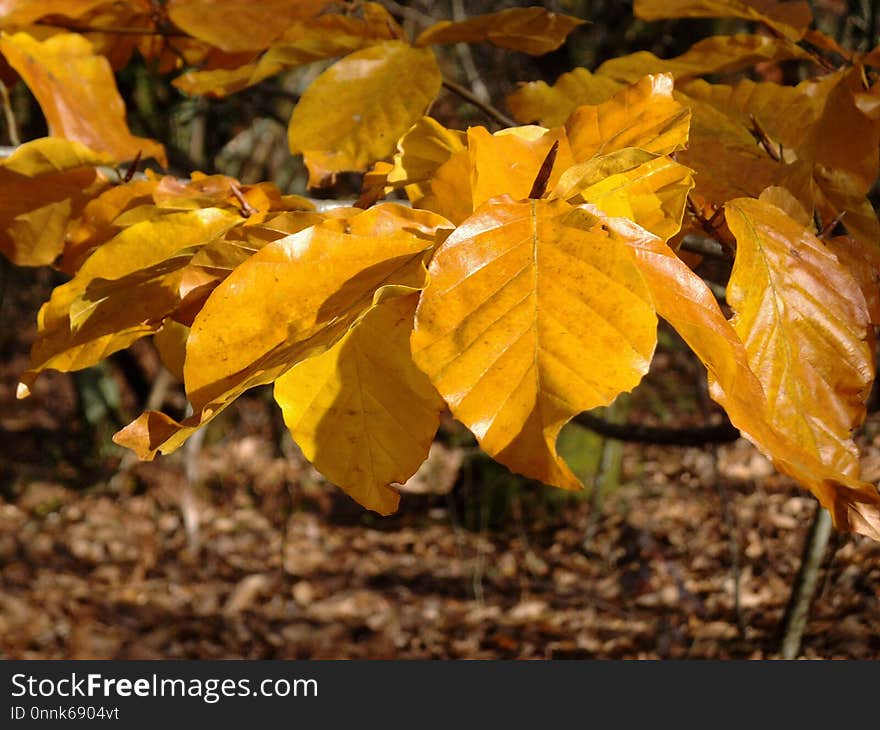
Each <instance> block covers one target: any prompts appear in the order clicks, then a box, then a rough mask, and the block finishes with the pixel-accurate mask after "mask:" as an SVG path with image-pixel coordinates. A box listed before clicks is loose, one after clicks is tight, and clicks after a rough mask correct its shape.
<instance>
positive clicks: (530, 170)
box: [467, 127, 574, 211]
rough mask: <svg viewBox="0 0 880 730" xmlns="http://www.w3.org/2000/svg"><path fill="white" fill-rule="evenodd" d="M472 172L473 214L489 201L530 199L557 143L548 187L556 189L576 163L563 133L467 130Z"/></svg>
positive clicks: (534, 129)
mask: <svg viewBox="0 0 880 730" xmlns="http://www.w3.org/2000/svg"><path fill="white" fill-rule="evenodd" d="M467 141H468V153H469V154H470V169H471V197H472V203H471V211H474V210H476V209H477V208H479V207H480V206H481V205H482V204H483V203H485V202H486V201H487V200H489V199H490V198H495V197H497V196H499V195H509V196H511V197H512V198H513V199H515V200H520V199H522V198H527V197H529V193H530V192H531V189H532V185H533V184H534V182H535V177H536V176H537V175H538V171H539V170H540V169H541V165H542V164H543V163H544V160H545V159H546V157H547V154H548V153H549V152H550V148H551V147H552V146H553V144H554V143H558V152H557V155H556V164H554V166H553V168H552V170H551V172H550V177H549V180H548V186H549V187H551V188H552V187H553V186H555V185H556V183H557V181H558V180H559V175H560V173H561V172H562V170H565V169H566V168H567V167H570V166H571V165H572V164H573V163H574V159H573V157H572V154H571V149H570V148H569V145H568V139H567V138H566V136H565V132H564V130H562V129H561V128H560V129H551V130H547V129H544V128H543V127H513V128H511V129H505V130H502V131H500V132H496V133H495V134H490V133H489V132H488V131H487V130H486V129H485V127H471V128H470V129H469V130H468V135H467Z"/></svg>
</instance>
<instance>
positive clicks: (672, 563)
mask: <svg viewBox="0 0 880 730" xmlns="http://www.w3.org/2000/svg"><path fill="white" fill-rule="evenodd" d="M28 277H30V278H28ZM16 283H17V286H16V287H14V288H13V289H12V292H11V297H10V296H8V297H7V302H6V303H5V305H4V307H5V309H4V312H3V316H2V319H0V321H2V322H6V323H8V322H15V323H21V326H20V327H16V328H14V329H15V331H13V328H5V329H4V330H3V331H2V332H0V335H2V341H0V346H2V366H0V367H2V370H0V434H2V436H0V439H2V442H0V495H2V496H0V658H28V659H44V658H52V659H55V658H78V659H85V658H125V659H143V658H522V659H532V658H537V659H543V658H614V659H621V658H662V659H666V658H670V659H671V658H695V659H696V658H772V657H776V656H778V646H779V638H778V635H777V632H778V629H779V625H780V621H781V618H782V615H783V612H784V609H785V605H786V601H787V600H788V595H789V591H790V586H791V582H792V579H793V576H794V574H795V572H796V570H797V567H798V564H799V560H800V554H801V549H802V546H803V542H804V539H805V537H806V532H807V529H808V526H809V524H810V521H811V519H812V516H813V513H814V510H815V500H814V499H813V498H812V497H811V496H810V495H809V494H808V493H806V492H804V491H803V490H801V489H799V488H798V487H797V486H796V485H794V484H793V483H792V482H790V481H789V480H787V479H785V478H783V477H781V476H779V475H777V474H776V473H775V472H774V471H773V469H772V467H771V466H770V465H769V464H768V463H767V462H766V460H765V459H763V457H761V456H760V455H759V454H757V452H755V450H754V449H753V448H752V447H751V446H749V445H748V444H747V443H746V442H744V441H742V440H740V441H738V442H735V443H733V444H728V445H724V446H719V447H701V448H669V447H663V448H660V447H653V446H652V447H646V446H639V445H627V446H626V447H625V449H624V455H623V471H622V475H621V478H620V484H619V486H617V487H616V488H614V489H613V490H611V491H610V492H609V493H608V494H607V495H606V497H605V499H604V502H603V504H602V505H601V514H598V515H596V514H595V513H594V516H593V517H591V503H590V501H589V500H588V499H585V498H582V497H576V496H570V495H565V494H563V493H561V492H559V491H557V490H551V489H549V488H546V487H540V486H535V485H520V486H518V487H516V488H514V489H513V490H512V492H511V494H510V495H509V497H507V498H504V497H503V495H502V496H501V497H499V494H498V493H497V490H496V491H492V490H490V489H488V488H487V489H485V490H482V491H481V489H482V485H481V482H480V479H481V475H483V474H486V473H489V472H487V471H486V470H485V467H484V465H483V462H482V461H480V460H479V459H476V461H474V462H473V463H476V464H477V467H472V468H469V470H470V471H469V473H470V477H469V482H468V486H467V488H466V489H465V488H464V487H463V486H462V481H463V479H462V477H461V473H459V472H456V471H455V470H456V469H457V468H458V467H457V464H458V461H457V459H460V458H461V457H460V455H459V456H455V455H454V449H453V451H451V452H450V453H453V456H451V457H449V461H450V463H451V464H452V466H451V467H450V469H452V472H453V473H452V478H451V479H450V478H449V475H448V474H447V475H446V476H445V477H444V478H443V479H444V480H445V481H447V482H449V484H448V485H447V486H450V485H451V491H448V493H445V494H442V493H429V494H407V495H405V496H404V498H403V503H402V505H403V508H402V510H401V512H400V514H399V515H397V516H394V517H391V518H380V517H378V516H374V515H370V514H368V513H364V512H363V511H362V510H360V509H359V508H357V506H356V505H354V504H353V503H352V502H351V501H350V500H348V498H347V497H345V496H344V495H342V494H341V492H339V491H338V490H336V489H335V488H334V487H332V486H331V485H327V484H325V483H323V482H322V481H321V479H320V478H319V476H318V475H317V474H316V473H315V472H314V470H312V469H311V467H310V466H309V465H308V464H307V463H306V462H305V461H304V460H303V459H302V457H301V456H299V455H298V453H297V452H296V450H295V448H293V447H292V444H289V443H288V444H287V445H286V446H285V447H284V448H282V446H280V445H279V441H278V436H277V429H276V428H275V425H276V424H275V421H276V420H277V419H273V417H272V416H271V415H267V413H269V411H268V410H267V408H266V398H265V397H264V394H259V393H257V394H256V395H253V396H251V397H246V398H243V399H242V400H241V402H240V403H239V404H238V405H237V406H236V407H235V408H233V409H230V411H232V415H231V417H230V419H229V420H228V421H227V422H226V425H225V426H224V427H223V428H224V430H223V432H222V433H220V434H219V435H218V434H215V436H214V437H211V436H210V435H209V437H208V439H207V440H206V444H205V445H204V446H203V447H202V448H201V449H200V450H198V451H197V452H195V451H193V452H190V453H189V454H187V453H186V452H178V454H175V455H173V456H171V457H167V458H163V459H159V460H157V461H156V462H153V463H148V464H140V463H138V464H134V465H128V464H125V465H123V466H124V468H123V469H122V470H121V471H120V464H119V462H120V457H119V454H118V453H115V452H112V451H108V452H107V454H106V455H104V456H101V457H100V458H97V457H95V456H94V455H87V454H84V453H83V451H84V450H87V449H94V448H96V447H95V446H94V442H89V441H88V439H86V437H85V435H84V427H83V426H82V424H81V423H80V420H79V419H78V416H77V408H76V403H75V401H76V399H75V398H74V396H73V388H72V379H71V377H70V376H67V375H60V374H58V375H50V376H47V377H45V378H43V379H41V381H39V382H38V386H37V388H36V389H35V393H34V395H33V396H32V398H30V399H28V400H26V401H21V402H19V401H15V399H14V385H15V382H16V380H17V377H18V374H19V373H20V372H21V370H22V369H23V368H24V367H26V353H27V347H28V344H29V342H30V340H31V339H32V338H33V335H34V332H33V327H32V326H31V325H30V324H29V322H32V321H33V316H34V313H35V311H36V304H37V303H38V302H39V299H40V297H42V296H45V294H46V291H47V290H46V285H47V282H46V281H45V279H44V278H42V279H41V278H40V275H36V274H35V275H33V276H32V275H30V274H26V275H20V280H19V281H17V282H16ZM10 300H11V301H10ZM660 362H661V366H662V365H664V363H665V365H669V364H670V363H672V365H674V364H675V363H676V362H677V361H676V360H675V358H667V359H666V360H663V359H661V361H660ZM688 378H689V376H688V374H687V373H684V374H683V376H682V378H681V380H682V381H687V380H688ZM638 404H639V401H636V411H635V413H634V414H631V415H633V417H634V418H635V417H636V416H638V415H639V412H638V407H639V405H638ZM673 425H675V424H674V423H673ZM878 433H880V417H878V415H877V414H874V415H872V416H871V417H870V419H869V422H868V423H867V424H866V427H865V428H864V429H863V430H862V432H861V433H860V444H861V445H862V447H863V453H864V464H863V466H864V476H865V478H867V479H871V480H874V481H876V480H877V479H878V478H880V436H878ZM87 457H88V458H87ZM187 468H189V469H190V472H191V474H192V472H193V471H195V472H196V473H197V474H198V478H197V480H196V481H195V482H188V481H187V477H186V473H187ZM465 470H466V469H465V467H462V468H461V469H460V471H461V472H464V471H465ZM117 473H118V474H119V475H118V476H117V475H116V474H117ZM430 479H431V476H430V475H429V476H428V481H430ZM427 488H428V490H429V491H433V492H438V491H439V492H446V491H447V490H446V489H445V488H443V489H432V488H431V485H430V484H428V487H427ZM490 492H491V494H490ZM487 495H488V496H487ZM489 497H491V499H490V498H489ZM588 530H589V531H592V533H593V534H592V538H591V539H590V540H589V544H588V545H586V546H585V545H584V544H583V543H584V535H585V532H586V531H588ZM834 542H835V544H834V546H833V547H834V548H835V549H834V550H833V552H831V551H830V552H829V555H828V556H827V559H826V561H825V565H824V569H823V574H822V582H821V585H820V591H819V594H818V596H817V598H816V600H815V603H814V605H813V608H812V613H811V618H810V621H809V625H808V627H807V631H806V634H805V637H804V643H803V649H802V655H803V656H804V657H807V658H853V659H855V658H857V659H868V658H871V659H876V658H880V544H877V543H875V542H872V541H870V540H868V539H866V538H862V537H858V536H849V535H838V536H836V538H835V540H834Z"/></svg>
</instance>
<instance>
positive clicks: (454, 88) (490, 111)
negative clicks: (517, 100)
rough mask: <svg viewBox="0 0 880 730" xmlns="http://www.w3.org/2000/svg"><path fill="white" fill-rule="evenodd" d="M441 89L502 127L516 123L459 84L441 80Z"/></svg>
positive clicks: (513, 125)
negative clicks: (458, 97)
mask: <svg viewBox="0 0 880 730" xmlns="http://www.w3.org/2000/svg"><path fill="white" fill-rule="evenodd" d="M443 88H444V89H446V90H448V91H451V92H452V93H453V94H455V95H457V96H460V97H461V98H462V99H464V100H465V101H466V102H468V103H469V104H472V105H473V106H475V107H477V109H479V110H480V111H481V112H483V114H485V115H486V116H487V117H489V118H490V119H491V120H492V121H494V122H497V123H498V124H500V125H501V126H502V127H515V126H516V121H514V120H513V119H511V118H510V117H509V116H507V115H506V114H505V113H504V112H502V111H501V110H499V109H496V108H495V107H494V106H492V105H491V104H489V103H487V102H485V101H483V100H482V99H480V98H479V97H478V96H477V95H476V94H474V93H473V92H472V91H471V90H470V89H467V88H465V87H464V86H462V85H461V84H457V83H455V81H451V80H450V79H443Z"/></svg>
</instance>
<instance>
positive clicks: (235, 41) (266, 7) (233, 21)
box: [166, 0, 330, 51]
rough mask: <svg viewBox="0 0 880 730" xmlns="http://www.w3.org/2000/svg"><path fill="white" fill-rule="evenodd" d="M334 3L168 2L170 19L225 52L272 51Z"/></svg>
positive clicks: (284, 0) (304, 0) (280, 0)
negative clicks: (299, 24)
mask: <svg viewBox="0 0 880 730" xmlns="http://www.w3.org/2000/svg"><path fill="white" fill-rule="evenodd" d="M329 4H330V0H296V2H290V0H260V2H241V0H168V3H167V4H166V9H167V12H168V17H169V18H170V19H171V21H172V22H173V23H174V24H175V25H176V26H177V27H178V28H180V29H181V30H183V31H186V32H187V33H189V34H190V35H191V36H193V37H195V38H199V39H200V40H203V41H206V42H208V43H210V44H211V45H212V46H216V47H217V48H221V49H222V50H224V51H250V50H261V49H263V48H268V47H269V46H270V45H271V44H272V42H273V41H274V40H275V39H276V38H278V37H279V36H280V35H281V34H282V33H283V32H284V31H285V29H286V28H287V27H288V26H289V25H291V24H292V23H294V22H296V21H298V20H304V19H306V18H310V17H312V16H314V15H317V14H318V13H320V12H321V10H323V9H324V7H326V6H327V5H329Z"/></svg>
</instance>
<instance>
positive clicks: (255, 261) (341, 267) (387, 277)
mask: <svg viewBox="0 0 880 730" xmlns="http://www.w3.org/2000/svg"><path fill="white" fill-rule="evenodd" d="M446 225H448V224H447V222H446V221H445V220H444V219H441V218H439V217H438V216H435V215H433V214H431V213H428V212H425V211H415V210H410V209H408V208H403V207H401V206H399V205H394V204H384V205H380V206H376V207H374V208H371V209H370V210H367V211H364V212H362V213H360V214H359V215H356V216H354V217H352V218H347V219H339V220H328V221H326V222H325V223H322V224H320V225H317V226H312V227H311V228H307V229H305V230H303V231H301V232H299V233H295V234H292V235H290V236H286V237H284V238H281V239H279V240H277V241H274V242H272V243H269V244H267V245H266V246H264V247H263V248H262V249H260V250H259V251H258V252H257V253H255V254H254V255H253V256H251V257H250V258H248V259H247V260H246V261H245V262H244V263H243V264H241V265H240V266H239V267H238V268H237V269H235V271H233V272H232V274H231V275H230V276H229V277H228V278H226V279H225V280H224V281H223V283H221V284H220V285H219V286H218V287H217V288H216V289H214V291H213V292H212V293H211V296H210V297H209V298H208V300H207V302H205V305H204V307H203V308H202V309H201V311H200V312H199V314H198V316H197V317H196V318H195V320H194V322H193V325H192V329H191V331H190V335H189V339H188V341H187V354H186V364H185V366H184V376H185V378H184V379H185V383H186V389H187V394H188V396H189V399H190V402H191V403H192V406H193V411H194V414H193V416H192V417H191V418H188V419H186V420H185V421H184V422H182V423H178V422H176V421H174V420H173V419H170V418H169V417H167V416H164V415H163V414H157V413H152V412H148V413H144V414H142V415H141V416H140V417H139V418H138V419H137V420H136V421H134V422H133V423H131V424H129V426H127V427H126V428H125V429H123V430H122V431H120V432H119V433H118V434H117V435H116V436H115V437H114V440H115V441H116V442H117V443H119V444H122V445H124V446H128V447H129V448H131V449H133V450H134V451H135V452H136V453H137V454H138V455H139V456H140V457H141V458H152V457H153V456H154V455H155V453H156V452H157V451H158V450H161V451H162V452H163V453H168V452H170V451H173V450H175V449H176V448H177V447H179V446H180V445H181V444H182V443H183V442H184V441H185V440H186V438H188V436H189V435H190V434H191V433H193V432H194V431H195V430H196V429H197V428H198V427H199V426H200V425H202V424H204V423H206V422H207V421H209V420H210V419H211V418H213V417H214V416H216V415H217V413H219V412H220V411H221V410H223V409H224V408H225V407H226V406H227V405H229V403H231V402H232V401H233V400H234V399H235V398H236V397H238V395H240V394H241V393H243V392H244V391H245V390H247V389H248V388H251V387H254V386H256V385H262V384H266V383H271V382H272V381H273V380H275V378H277V377H279V376H280V375H282V374H283V373H284V372H286V371H287V370H289V369H290V368H291V367H293V366H294V365H296V364H297V363H298V362H301V361H303V360H305V359H307V358H308V357H312V356H315V355H319V354H321V353H322V352H324V351H326V350H327V349H328V348H330V347H332V346H333V344H335V343H336V342H337V341H338V340H339V339H340V338H341V337H342V336H344V334H345V333H346V331H347V330H348V329H349V328H350V327H351V325H352V324H354V323H355V322H356V321H357V320H358V319H359V318H360V317H361V316H362V315H363V314H364V313H365V312H366V311H367V310H368V309H369V308H370V307H371V306H373V300H374V296H375V295H376V293H377V291H379V290H384V291H386V292H387V291H388V289H389V288H392V289H393V288H394V287H398V288H403V289H404V290H405V291H407V293H408V291H411V290H412V289H414V288H415V289H417V288H420V287H422V286H423V285H424V278H425V268H424V263H423V259H424V257H425V255H426V253H427V252H428V251H430V249H431V248H432V247H433V246H434V244H435V242H436V241H435V237H436V235H437V232H438V230H439V229H440V228H441V227H443V226H446ZM406 287H409V290H406V289H405V288H406ZM254 323H259V326H256V327H255V326H254Z"/></svg>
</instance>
